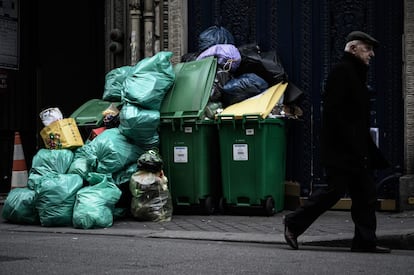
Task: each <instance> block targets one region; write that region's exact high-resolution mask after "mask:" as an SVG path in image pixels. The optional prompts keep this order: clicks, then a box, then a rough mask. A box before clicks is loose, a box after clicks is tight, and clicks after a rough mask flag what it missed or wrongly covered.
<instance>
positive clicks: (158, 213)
mask: <svg viewBox="0 0 414 275" xmlns="http://www.w3.org/2000/svg"><path fill="white" fill-rule="evenodd" d="M167 182H168V180H167V178H166V177H165V176H163V175H157V174H154V173H151V172H146V171H138V172H136V173H135V174H134V175H132V177H131V181H130V185H129V187H130V190H131V193H132V201H131V214H132V215H133V216H134V217H135V218H136V219H137V220H140V221H154V222H163V221H170V220H171V217H172V200H171V195H170V192H169V191H168V186H167Z"/></svg>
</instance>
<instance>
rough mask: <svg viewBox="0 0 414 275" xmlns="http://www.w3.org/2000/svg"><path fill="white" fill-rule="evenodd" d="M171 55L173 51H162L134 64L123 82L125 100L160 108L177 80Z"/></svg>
mask: <svg viewBox="0 0 414 275" xmlns="http://www.w3.org/2000/svg"><path fill="white" fill-rule="evenodd" d="M171 56H172V52H166V51H161V52H158V53H157V54H155V55H154V56H152V57H146V58H144V59H142V60H141V61H139V62H138V63H137V64H136V65H135V66H133V67H132V68H131V70H130V74H129V76H128V77H127V78H126V79H125V80H124V82H123V86H124V90H123V93H122V95H123V97H122V98H123V100H125V101H126V102H129V103H133V104H135V105H139V106H141V107H143V108H145V109H149V110H159V109H160V106H161V102H162V100H163V99H164V96H165V94H166V93H167V92H168V90H169V89H170V87H171V86H172V85H173V83H174V80H175V73H174V69H173V66H172V64H171V62H170V58H171Z"/></svg>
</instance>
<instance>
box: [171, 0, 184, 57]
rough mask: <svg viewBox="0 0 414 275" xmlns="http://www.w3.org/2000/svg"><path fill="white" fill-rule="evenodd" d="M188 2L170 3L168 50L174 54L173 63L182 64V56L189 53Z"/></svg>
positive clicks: (173, 1)
mask: <svg viewBox="0 0 414 275" xmlns="http://www.w3.org/2000/svg"><path fill="white" fill-rule="evenodd" d="M187 7H188V6H187V0H169V1H168V25H169V26H168V50H169V51H171V52H172V53H173V57H172V58H171V62H172V63H173V64H176V63H178V62H180V60H181V56H182V55H183V54H185V53H187V40H188V37H187V33H188V28H187V23H188V17H187V13H188V9H187Z"/></svg>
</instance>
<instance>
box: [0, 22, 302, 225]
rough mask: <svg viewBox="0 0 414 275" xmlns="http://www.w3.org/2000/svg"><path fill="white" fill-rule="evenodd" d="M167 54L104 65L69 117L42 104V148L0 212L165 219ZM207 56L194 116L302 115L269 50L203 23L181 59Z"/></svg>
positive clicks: (65, 220)
mask: <svg viewBox="0 0 414 275" xmlns="http://www.w3.org/2000/svg"><path fill="white" fill-rule="evenodd" d="M171 56H172V53H171V52H166V51H161V52H159V53H157V54H156V55H154V56H152V57H147V58H144V59H143V60H141V61H139V62H138V63H137V64H135V65H134V66H122V67H119V68H115V69H113V70H111V71H110V72H108V73H107V74H106V77H105V86H104V91H103V95H102V99H92V100H91V101H89V102H87V103H85V104H84V105H85V106H81V108H79V109H78V110H77V111H75V112H74V113H73V114H72V116H71V117H67V118H64V117H63V116H62V114H61V112H60V110H59V109H58V108H48V109H46V110H43V111H42V112H41V113H40V118H41V120H42V122H43V124H44V128H43V129H42V130H41V132H40V135H41V137H42V139H43V142H44V147H45V148H42V149H40V150H39V151H38V152H37V153H36V155H35V156H34V158H33V162H32V167H31V168H30V170H29V177H28V182H27V187H24V188H15V189H12V190H11V191H10V193H9V194H8V197H7V198H6V201H5V203H4V207H3V212H2V216H3V218H5V219H6V220H8V221H9V222H13V223H24V224H40V225H41V226H73V227H75V228H82V229H90V228H105V227H110V226H112V225H113V222H114V219H116V218H118V217H122V216H126V215H128V214H130V215H131V216H132V217H134V218H135V219H136V220H139V221H156V222H160V221H169V220H171V217H172V211H173V206H172V205H173V204H172V199H171V194H170V192H169V190H168V179H167V177H166V176H165V175H164V172H163V161H162V159H161V156H160V155H159V153H158V151H159V150H158V149H159V146H160V136H159V126H160V119H161V118H160V108H161V106H162V103H163V100H164V97H165V95H166V94H167V92H168V91H169V90H170V89H171V88H172V87H173V85H174V83H175V80H176V75H175V71H174V68H173V66H172V64H171V62H170V58H171ZM212 57H214V58H215V59H216V61H217V68H216V70H215V77H214V82H213V85H212V89H211V93H210V96H209V99H208V104H207V106H206V108H205V111H204V115H203V119H216V118H217V115H221V114H226V113H229V114H233V115H238V114H239V113H240V114H239V115H242V114H243V112H246V111H247V112H249V110H250V109H249V108H251V107H252V106H254V108H253V111H252V112H254V111H257V110H255V108H256V107H257V106H264V107H263V110H260V115H261V116H262V117H263V118H265V117H287V118H298V117H300V116H301V115H302V112H301V110H300V107H298V106H297V103H298V101H299V99H300V98H301V97H302V95H303V93H302V92H301V91H300V90H299V89H298V88H297V87H296V86H295V85H294V84H293V83H291V82H289V81H288V77H287V74H286V72H285V70H284V68H283V66H282V64H281V61H280V59H279V57H278V55H277V53H276V51H266V52H263V51H261V50H260V48H259V47H258V46H257V45H255V44H248V45H242V46H240V47H236V46H235V41H234V38H233V36H232V34H231V33H230V32H229V31H228V30H227V29H225V28H223V27H221V26H212V27H210V28H208V29H206V30H205V31H204V32H202V33H201V34H200V36H199V47H198V51H197V52H196V53H188V54H186V55H184V56H182V62H183V63H187V62H191V61H197V60H203V59H206V58H212ZM215 66H216V65H214V67H215ZM212 79H213V75H211V80H212ZM209 83H210V84H211V82H209ZM196 85H198V83H196ZM209 90H210V88H208V89H207V91H209ZM205 102H206V101H205ZM88 107H95V108H96V110H99V116H100V117H99V118H98V119H96V120H95V121H94V122H93V123H92V124H91V123H89V124H88V122H90V121H87V120H86V121H83V120H80V119H79V117H80V114H81V113H82V111H83V108H88ZM100 108H102V110H101V109H100ZM96 110H95V111H96ZM86 119H89V118H88V116H86Z"/></svg>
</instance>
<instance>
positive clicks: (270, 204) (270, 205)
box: [264, 197, 275, 216]
mask: <svg viewBox="0 0 414 275" xmlns="http://www.w3.org/2000/svg"><path fill="white" fill-rule="evenodd" d="M264 211H265V214H266V215H267V216H273V214H274V213H275V201H274V200H273V198H272V197H268V198H266V201H265V203H264Z"/></svg>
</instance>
